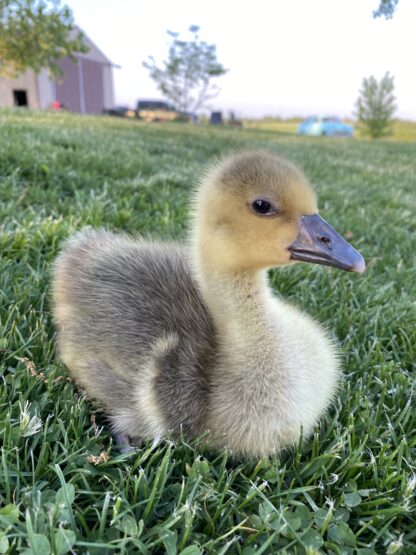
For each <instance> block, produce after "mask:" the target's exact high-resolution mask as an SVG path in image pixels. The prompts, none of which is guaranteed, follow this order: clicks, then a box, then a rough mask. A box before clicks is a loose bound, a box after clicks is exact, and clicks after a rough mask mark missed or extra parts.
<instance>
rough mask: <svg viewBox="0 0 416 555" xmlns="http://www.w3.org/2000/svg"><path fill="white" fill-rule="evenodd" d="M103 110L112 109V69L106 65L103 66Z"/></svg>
mask: <svg viewBox="0 0 416 555" xmlns="http://www.w3.org/2000/svg"><path fill="white" fill-rule="evenodd" d="M103 89H104V91H103V92H104V108H113V107H114V80H113V68H112V67H111V66H110V65H109V64H107V65H105V66H103Z"/></svg>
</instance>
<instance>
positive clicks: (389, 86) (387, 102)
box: [355, 72, 396, 139]
mask: <svg viewBox="0 0 416 555" xmlns="http://www.w3.org/2000/svg"><path fill="white" fill-rule="evenodd" d="M393 91H394V77H392V76H391V75H390V74H389V72H387V73H386V74H385V75H384V77H383V78H382V79H381V80H380V82H378V81H377V79H376V78H375V77H374V76H373V75H372V76H371V77H366V78H364V79H363V83H362V88H361V90H360V96H359V97H358V99H357V101H356V108H357V111H356V114H355V115H356V116H357V117H358V120H359V121H360V122H361V123H362V124H363V125H364V129H365V132H366V134H368V135H369V136H370V137H371V138H372V139H377V138H379V137H383V136H386V135H389V134H390V133H391V122H392V116H393V114H394V111H395V109H396V105H395V102H394V101H395V100H396V98H395V96H394V94H393Z"/></svg>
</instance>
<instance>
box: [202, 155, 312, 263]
mask: <svg viewBox="0 0 416 555" xmlns="http://www.w3.org/2000/svg"><path fill="white" fill-rule="evenodd" d="M195 201H196V202H195V205H194V208H195V212H194V225H195V230H194V231H195V234H196V240H197V242H198V244H197V249H200V250H202V251H203V252H201V256H203V257H204V258H205V259H209V261H210V263H211V264H213V263H215V264H216V265H218V267H221V268H223V269H224V270H226V269H229V270H231V271H239V270H258V269H262V268H269V267H272V266H278V265H282V264H288V263H289V262H290V252H289V251H288V247H289V246H290V245H291V244H292V243H293V241H294V240H295V239H296V237H297V235H298V231H299V220H300V217H301V216H303V215H309V214H315V213H317V205H316V198H315V195H314V193H313V191H312V189H311V187H310V185H309V184H308V182H307V180H306V178H305V177H304V175H303V174H302V172H301V171H300V170H299V169H298V168H296V167H295V166H294V165H293V164H291V163H290V162H288V161H287V160H285V159H284V158H280V157H278V156H275V155H272V154H270V153H268V152H264V151H254V152H252V151H250V152H242V153H238V154H235V155H232V156H230V157H227V158H224V159H222V160H221V161H220V162H219V163H218V164H216V165H215V166H214V167H213V168H211V169H210V170H209V171H208V172H207V173H206V175H205V176H204V178H203V180H202V182H201V185H200V188H199V190H198V192H197V194H196V199H195ZM262 212H263V213H262Z"/></svg>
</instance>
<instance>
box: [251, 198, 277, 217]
mask: <svg viewBox="0 0 416 555" xmlns="http://www.w3.org/2000/svg"><path fill="white" fill-rule="evenodd" d="M251 209H252V210H253V212H255V213H256V214H259V215H260V216H272V215H274V214H277V208H275V206H273V204H272V203H271V202H269V201H268V200H264V199H261V198H258V199H255V200H253V202H252V203H251Z"/></svg>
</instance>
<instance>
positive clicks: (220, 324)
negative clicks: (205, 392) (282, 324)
mask: <svg viewBox="0 0 416 555" xmlns="http://www.w3.org/2000/svg"><path fill="white" fill-rule="evenodd" d="M193 269H194V272H195V276H196V279H197V281H198V284H199V287H200V291H201V294H202V296H203V298H204V300H205V302H206V304H207V306H208V307H209V310H210V313H211V315H212V317H213V318H214V321H215V322H216V325H217V328H224V326H225V325H234V323H237V325H239V326H241V325H242V324H243V323H244V322H245V321H247V322H251V323H254V320H264V319H265V312H266V307H267V304H268V303H267V299H268V297H269V296H270V288H269V286H268V281H267V274H266V270H257V269H248V268H241V267H240V268H239V267H232V266H230V265H229V264H227V263H226V262H225V263H224V264H221V253H219V255H218V256H217V254H216V252H215V250H214V249H212V245H210V243H209V239H208V240H201V241H199V242H198V243H195V244H194V245H193Z"/></svg>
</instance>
